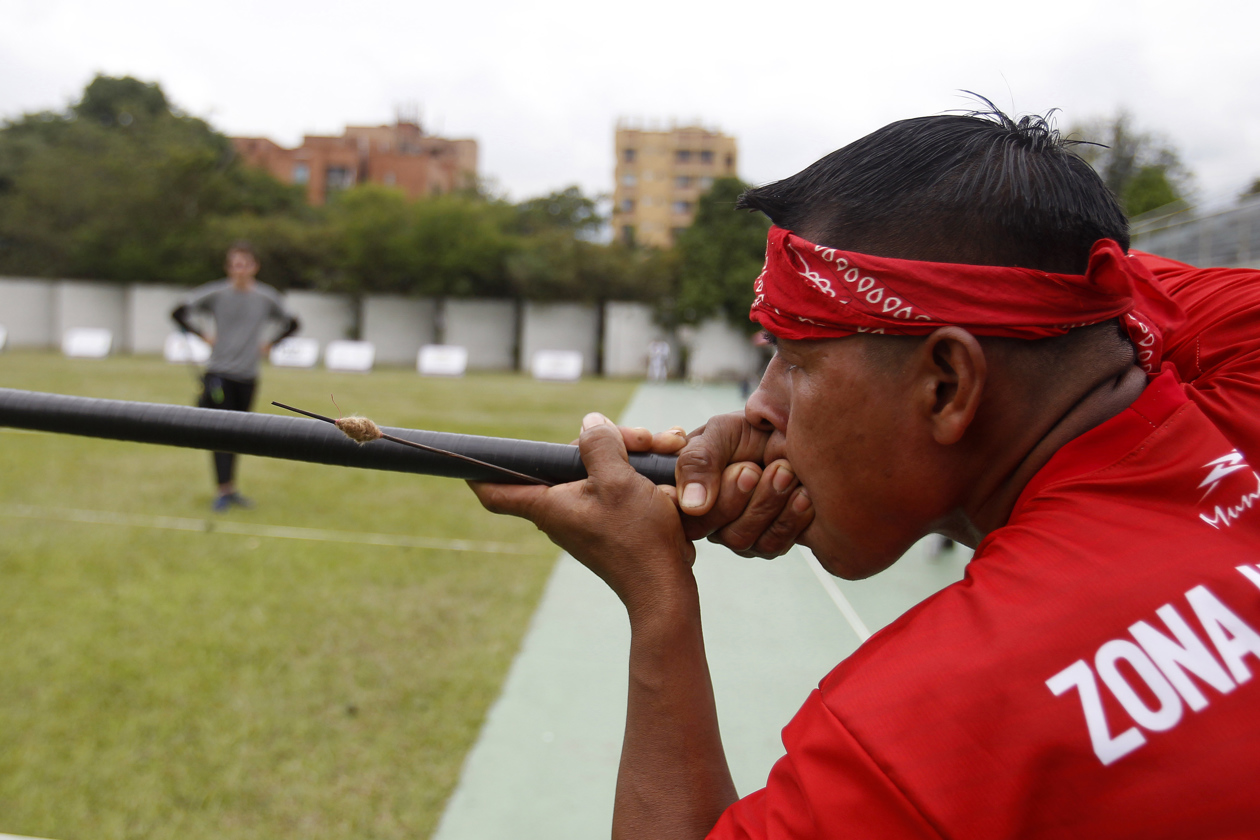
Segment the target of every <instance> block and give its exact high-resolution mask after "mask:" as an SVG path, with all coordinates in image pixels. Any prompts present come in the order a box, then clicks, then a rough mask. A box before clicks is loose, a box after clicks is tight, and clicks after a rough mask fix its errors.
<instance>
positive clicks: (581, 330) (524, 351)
mask: <svg viewBox="0 0 1260 840" xmlns="http://www.w3.org/2000/svg"><path fill="white" fill-rule="evenodd" d="M598 327H599V310H598V309H597V308H596V307H595V306H593V305H591V304H588V303H533V302H527V303H526V304H525V316H524V319H523V322H522V324H521V365H522V366H523V367H527V366H528V365H529V364H530V359H532V358H533V356H534V353H535V352H537V351H539V350H577V351H578V352H579V353H581V354H582V372H583V373H584V374H589V373H594V372H595V348H596V342H597V340H598V335H597V330H598Z"/></svg>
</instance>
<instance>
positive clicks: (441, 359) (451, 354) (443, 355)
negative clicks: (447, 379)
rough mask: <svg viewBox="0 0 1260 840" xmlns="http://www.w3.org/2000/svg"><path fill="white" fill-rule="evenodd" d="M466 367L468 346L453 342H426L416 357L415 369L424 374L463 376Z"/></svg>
mask: <svg viewBox="0 0 1260 840" xmlns="http://www.w3.org/2000/svg"><path fill="white" fill-rule="evenodd" d="M467 369H468V348H467V347H458V346H456V345H454V344H426V345H424V346H423V347H421V348H420V355H419V356H417V357H416V370H418V371H420V373H422V374H424V375H425V376H463V375H464V371H465V370H467Z"/></svg>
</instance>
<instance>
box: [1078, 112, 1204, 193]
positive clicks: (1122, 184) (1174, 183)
mask: <svg viewBox="0 0 1260 840" xmlns="http://www.w3.org/2000/svg"><path fill="white" fill-rule="evenodd" d="M1069 137H1071V138H1073V139H1078V140H1084V141H1086V142H1084V143H1082V144H1081V145H1079V146H1077V147H1076V152H1077V153H1078V154H1080V156H1081V157H1083V158H1084V159H1085V160H1087V161H1089V163H1090V164H1091V165H1092V166H1093V167H1094V169H1095V170H1097V171H1098V174H1099V175H1101V176H1102V179H1103V182H1104V183H1105V184H1106V185H1107V186H1108V187H1109V188H1110V189H1111V191H1112V193H1114V194H1115V196H1116V198H1118V199H1119V200H1120V205H1121V206H1122V207H1123V208H1124V211H1125V213H1127V214H1128V215H1129V216H1140V215H1141V214H1143V213H1146V212H1148V211H1150V210H1155V209H1157V208H1159V207H1163V206H1165V205H1167V204H1171V203H1173V202H1174V201H1179V200H1182V199H1184V198H1185V197H1186V194H1187V193H1188V192H1189V184H1190V172H1189V170H1188V169H1186V167H1185V165H1184V164H1183V163H1182V162H1181V156H1180V154H1179V153H1178V152H1177V150H1176V148H1175V147H1174V146H1173V145H1172V144H1171V143H1170V142H1169V141H1168V140H1166V139H1164V138H1162V137H1160V136H1159V135H1156V134H1153V133H1151V132H1147V131H1140V130H1138V129H1137V128H1135V127H1134V124H1133V117H1132V116H1131V115H1130V114H1129V113H1128V112H1126V111H1120V112H1118V113H1117V114H1116V115H1115V116H1114V117H1109V118H1107V119H1100V120H1093V121H1091V122H1088V123H1086V124H1084V125H1082V126H1078V127H1073V128H1072V129H1071V130H1070V131H1069Z"/></svg>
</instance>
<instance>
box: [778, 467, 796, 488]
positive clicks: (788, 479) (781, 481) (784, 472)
mask: <svg viewBox="0 0 1260 840" xmlns="http://www.w3.org/2000/svg"><path fill="white" fill-rule="evenodd" d="M795 479H796V476H795V475H793V474H792V470H791V469H789V468H788V467H785V466H780V467H779V471H778V472H776V473H775V474H774V489H775V490H777V491H778V492H780V493H782V492H783V491H784V490H786V489H788V488H789V487H791V486H792V482H793V481H794V480H795Z"/></svg>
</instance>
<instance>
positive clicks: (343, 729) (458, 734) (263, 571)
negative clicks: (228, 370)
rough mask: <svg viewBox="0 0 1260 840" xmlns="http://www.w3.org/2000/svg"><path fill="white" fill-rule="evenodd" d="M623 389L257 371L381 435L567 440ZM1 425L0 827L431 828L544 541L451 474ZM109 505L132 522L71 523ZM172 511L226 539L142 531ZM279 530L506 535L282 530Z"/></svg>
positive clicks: (185, 387) (98, 386)
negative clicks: (246, 501) (233, 489)
mask: <svg viewBox="0 0 1260 840" xmlns="http://www.w3.org/2000/svg"><path fill="white" fill-rule="evenodd" d="M0 387H11V388H25V389H31V390H39V391H55V392H60V393H68V394H80V395H85V396H94V397H109V398H116V399H128V400H146V401H153V402H170V403H180V404H185V405H187V404H191V403H192V402H193V399H194V396H195V387H194V382H193V379H192V376H191V375H190V374H189V372H188V371H187V370H185V369H181V368H179V367H177V366H172V365H168V364H166V363H164V362H162V361H160V360H157V359H152V358H114V359H107V360H101V361H93V360H67V359H63V358H61V357H60V356H58V355H55V354H50V353H30V352H12V351H11V352H8V353H4V354H0ZM633 387H634V385H633V383H627V382H617V381H607V380H588V381H583V382H582V383H580V384H578V385H560V384H541V383H535V382H533V381H531V380H529V379H526V378H524V377H519V376H511V375H471V376H469V377H467V378H464V379H459V380H440V379H428V378H421V377H418V376H416V375H415V374H414V373H412V372H410V371H390V370H383V371H378V372H376V373H373V374H371V375H368V376H361V375H349V374H331V373H328V372H325V371H294V370H280V369H268V370H265V371H264V372H263V376H262V381H261V387H260V389H259V394H258V398H257V403H256V404H257V407H258V408H259V410H264V411H276V412H279V410H278V409H273V408H271V407H270V406H269V405H268V403H269V402H270V401H271V400H273V399H278V400H280V401H282V402H288V403H290V404H293V405H297V406H300V407H303V408H309V409H312V410H315V411H319V412H321V413H325V414H334V415H335V414H336V413H337V409H335V408H333V407H332V404H331V402H330V401H329V398H328V397H329V394H330V393H332V394H335V395H336V398H337V402H338V404H339V405H340V407H341V410H342V411H343V412H344V413H347V414H349V413H360V414H364V415H366V416H369V417H372V418H373V419H375V420H377V421H378V422H380V423H382V424H385V425H392V426H407V427H413V428H428V429H437V430H445V431H461V432H468V433H472V434H486V435H500V436H507V437H524V438H532V439H537V440H551V441H564V442H567V441H569V440H571V439H572V438H574V437H576V434H577V428H578V424H579V422H580V419H581V416H582V414H583V413H584V412H586V411H589V410H599V411H603V412H605V413H607V414H609V415H610V416H617V415H618V414H619V413H620V412H621V410H622V408H623V407H624V405H625V403H626V401H627V400H628V398H629V396H630V394H631V392H632V390H633ZM238 479H239V484H240V486H241V490H242V491H243V492H244V493H246V494H247V495H249V496H250V497H252V498H253V499H254V500H255V501H256V503H257V508H256V509H255V510H252V511H243V512H238V511H234V512H233V513H230V514H228V515H226V516H223V517H217V516H215V515H213V514H211V513H210V512H209V506H210V502H211V499H212V480H211V474H210V464H209V455H208V454H207V453H203V452H197V451H192V450H181V449H171V448H162V447H154V446H145V445H139V444H127V443H119V442H111V441H100V440H93V439H90V438H77V437H67V436H57V435H46V434H32V433H23V432H18V431H14V430H4V429H0V662H2V663H3V679H0V833H13V834H28V835H35V836H41V837H52V838H58V840H76V839H77V838H83V840H89V838H91V840H97V839H98V838H100V839H101V840H104V838H123V837H128V838H136V837H139V838H184V840H193V839H194V838H202V837H205V838H216V840H221V838H225V837H227V838H233V840H244V838H268V839H269V840H270V839H271V838H286V837H294V838H297V837H301V838H324V837H327V838H339V839H340V838H349V837H354V838H394V837H399V838H401V837H406V838H422V837H427V836H428V835H429V834H430V833H431V832H432V831H433V828H434V827H435V825H436V822H437V819H438V818H439V816H440V814H441V810H442V807H443V804H444V802H445V800H446V798H447V797H448V796H449V794H450V792H451V790H452V789H453V787H454V784H455V782H456V779H457V777H458V774H459V769H460V765H461V762H462V761H463V758H464V755H465V753H466V752H467V750H468V748H469V747H470V746H471V745H472V742H473V740H474V739H475V737H476V735H477V732H478V729H479V727H480V725H481V722H482V719H483V718H484V715H485V713H486V710H487V708H488V707H489V705H490V703H491V702H492V701H493V700H494V698H495V696H496V694H497V692H498V690H499V687H500V684H501V682H502V680H503V677H504V675H505V674H506V670H507V667H508V665H509V664H510V662H511V659H512V656H513V655H514V653H515V652H516V649H517V646H518V644H519V641H520V638H521V636H522V634H523V632H524V630H525V627H526V625H527V623H528V620H529V617H530V614H531V612H532V610H533V608H534V606H535V604H536V602H537V600H538V597H539V595H540V593H541V590H542V586H543V583H544V582H545V580H546V577H547V574H548V572H549V570H550V568H551V565H552V563H553V561H554V559H555V556H556V549H554V548H553V547H552V546H551V544H550V543H549V542H548V541H547V540H546V538H545V537H543V536H542V535H541V534H539V533H537V532H536V531H535V530H534V528H533V526H532V525H530V524H528V523H525V522H522V521H519V520H511V519H506V518H501V517H494V516H491V515H490V514H487V513H485V512H484V511H482V510H481V508H480V507H479V506H478V505H477V504H476V501H475V500H474V499H473V497H472V495H471V493H469V492H468V490H467V488H465V487H464V486H463V484H462V483H460V482H457V481H451V480H448V479H436V478H427V477H422V476H410V475H399V474H393V473H381V472H368V471H363V470H351V469H339V468H335V467H324V466H318V465H310V464H297V463H291V462H287V461H273V460H265V459H258V458H246V459H243V460H242V462H241V465H240V469H239V476H238ZM75 511H90V512H94V513H91V514H90V515H87V516H88V518H91V517H98V518H99V517H100V516H102V514H101V513H100V512H104V514H103V515H105V516H107V517H108V516H112V517H113V518H114V519H115V520H117V521H120V522H130V523H139V524H101V523H92V522H82V521H79V522H75V521H66V520H68V519H74V518H75V517H79V518H80V519H82V518H84V516H85V514H82V513H75ZM155 517H172V518H178V519H179V520H180V521H181V523H182V525H181V527H189V521H191V526H192V527H200V526H199V525H198V521H199V520H200V521H206V522H215V521H218V522H223V523H229V525H230V526H231V527H234V528H235V529H236V530H238V531H240V533H226V532H224V531H222V530H220V531H217V532H216V531H214V530H209V531H198V530H166V529H162V528H157V527H149V526H150V525H153V524H161V523H162V522H163V521H167V522H170V521H174V520H157V519H155ZM274 526H290V527H295V528H305V529H319V530H320V532H322V533H325V534H326V533H327V532H332V531H335V532H350V535H349V536H346V537H344V538H345V539H348V540H355V539H357V537H355V536H354V535H355V534H365V533H366V534H385V535H393V536H396V537H402V538H404V539H402V540H399V541H400V542H403V543H405V542H406V538H424V539H433V540H439V541H442V540H468V541H475V542H477V543H495V544H498V545H499V546H500V547H501V548H503V550H504V551H505V552H511V553H487V552H480V551H455V550H449V549H442V548H414V547H400V546H398V545H369V544H356V543H355V542H325V541H312V540H306V539H287V538H280V537H274V536H268V534H272V533H276V531H274V530H273V528H274Z"/></svg>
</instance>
